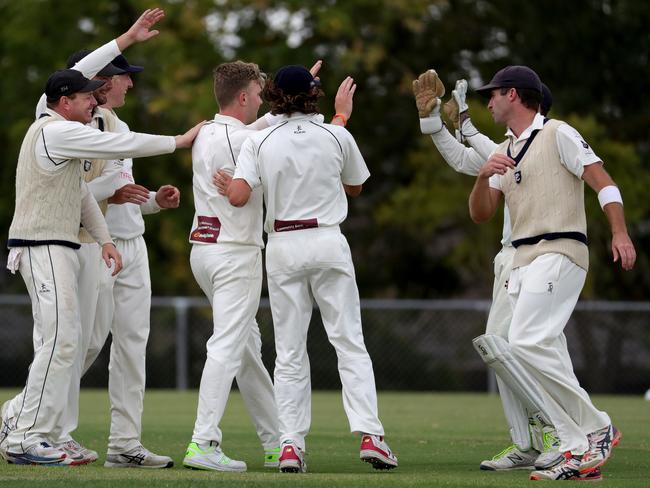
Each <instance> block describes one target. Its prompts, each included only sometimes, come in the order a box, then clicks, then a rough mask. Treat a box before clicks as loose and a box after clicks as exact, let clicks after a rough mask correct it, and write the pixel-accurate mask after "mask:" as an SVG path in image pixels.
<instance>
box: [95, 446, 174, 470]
mask: <svg viewBox="0 0 650 488" xmlns="http://www.w3.org/2000/svg"><path fill="white" fill-rule="evenodd" d="M173 465H174V461H173V460H172V458H170V457H168V456H159V455H158V454H154V453H153V452H151V451H149V450H148V449H146V448H145V447H144V446H142V445H139V446H137V447H135V448H133V449H131V450H130V451H127V452H121V453H119V454H107V455H106V462H105V463H104V467H105V468H148V469H157V468H171V467H172V466H173Z"/></svg>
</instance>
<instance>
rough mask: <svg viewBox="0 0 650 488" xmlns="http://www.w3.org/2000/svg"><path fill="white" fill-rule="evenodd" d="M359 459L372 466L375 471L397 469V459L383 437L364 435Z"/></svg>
mask: <svg viewBox="0 0 650 488" xmlns="http://www.w3.org/2000/svg"><path fill="white" fill-rule="evenodd" d="M359 458H361V460H362V461H365V462H367V463H370V464H372V467H373V468H375V469H393V468H396V467H397V457H396V456H395V455H394V454H393V453H392V451H391V450H390V447H388V444H386V441H385V440H384V437H383V436H378V435H371V434H363V435H362V436H361V447H360V448H359Z"/></svg>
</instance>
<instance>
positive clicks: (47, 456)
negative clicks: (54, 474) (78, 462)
mask: <svg viewBox="0 0 650 488" xmlns="http://www.w3.org/2000/svg"><path fill="white" fill-rule="evenodd" d="M5 456H6V460H7V462H9V463H11V464H48V465H54V464H63V462H64V461H65V459H66V457H67V454H66V453H65V452H64V451H63V450H61V449H57V448H55V447H52V446H51V445H49V444H48V443H47V442H39V443H38V444H34V445H33V446H30V447H29V448H27V450H26V451H24V452H11V451H9V450H7V451H5Z"/></svg>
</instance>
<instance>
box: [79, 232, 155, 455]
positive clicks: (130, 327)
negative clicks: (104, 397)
mask: <svg viewBox="0 0 650 488" xmlns="http://www.w3.org/2000/svg"><path fill="white" fill-rule="evenodd" d="M114 242H115V246H116V247H117V250H118V251H119V252H120V254H121V255H122V270H121V271H120V272H119V273H118V274H117V275H116V276H111V272H112V271H111V270H109V269H108V268H106V267H105V266H104V267H102V268H100V280H99V298H98V301H97V311H96V315H95V327H94V329H93V333H92V336H91V339H90V345H89V347H88V353H87V354H86V360H85V362H84V372H85V371H87V370H88V368H90V366H91V365H92V363H93V362H94V361H95V359H96V358H97V356H98V355H99V353H100V352H101V350H102V347H103V346H104V343H105V342H106V339H107V338H108V333H109V332H110V333H111V340H112V341H111V354H110V362H109V364H108V396H109V399H110V403H111V430H110V434H109V437H108V454H118V453H121V452H125V451H129V450H131V449H133V448H135V447H137V446H138V445H139V444H140V436H141V434H142V411H143V406H144V405H143V404H144V389H145V379H146V373H145V357H146V352H147V340H148V339H149V327H150V323H149V316H150V310H151V280H150V278H149V259H148V255H147V246H146V244H145V242H144V238H143V237H142V236H138V237H134V238H133V239H127V240H124V239H114Z"/></svg>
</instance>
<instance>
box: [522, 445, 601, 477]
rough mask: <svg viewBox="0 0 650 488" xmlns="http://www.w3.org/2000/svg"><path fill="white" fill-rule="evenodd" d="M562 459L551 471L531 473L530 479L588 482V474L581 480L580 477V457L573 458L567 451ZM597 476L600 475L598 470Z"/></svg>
mask: <svg viewBox="0 0 650 488" xmlns="http://www.w3.org/2000/svg"><path fill="white" fill-rule="evenodd" d="M563 457H564V459H563V460H562V461H561V462H560V463H559V464H556V465H555V466H553V467H552V468H551V469H544V470H540V471H533V472H532V473H530V479H531V480H553V481H568V480H572V481H577V480H580V481H589V479H588V478H586V475H587V474H588V473H584V475H585V477H582V478H581V475H580V460H581V458H582V456H574V455H573V454H571V453H570V452H569V451H567V452H565V453H564V454H563ZM598 474H599V475H600V471H599V470H598ZM601 478H602V476H601ZM592 481H593V480H592Z"/></svg>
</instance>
